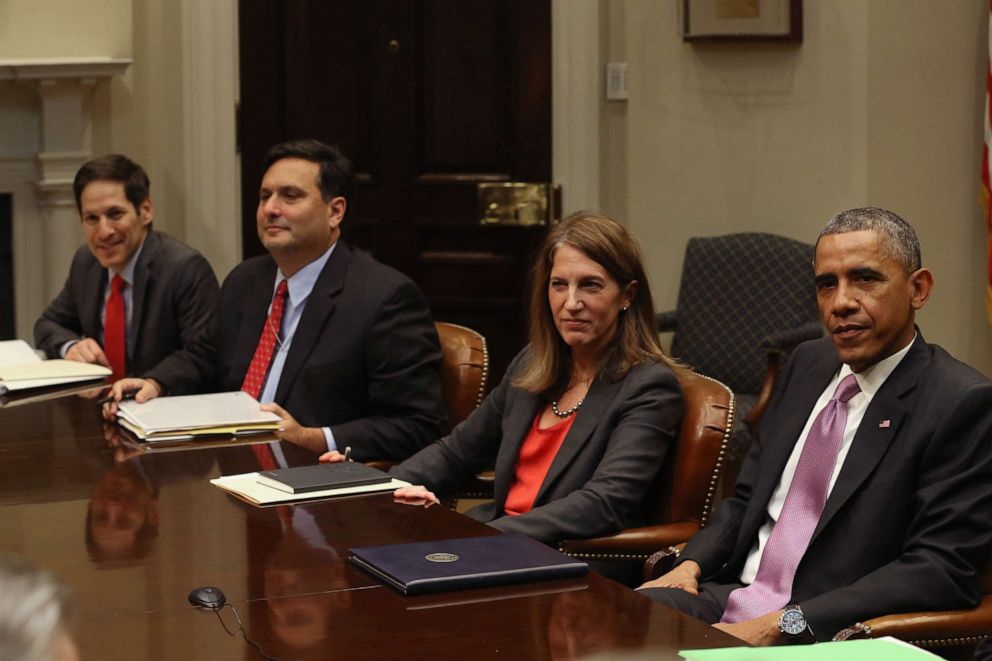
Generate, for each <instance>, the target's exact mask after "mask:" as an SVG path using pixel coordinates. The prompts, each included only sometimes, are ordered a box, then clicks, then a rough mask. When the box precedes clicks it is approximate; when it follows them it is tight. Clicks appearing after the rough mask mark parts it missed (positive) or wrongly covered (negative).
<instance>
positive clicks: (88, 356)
mask: <svg viewBox="0 0 992 661" xmlns="http://www.w3.org/2000/svg"><path fill="white" fill-rule="evenodd" d="M65 359H66V360H75V361H76V362H78V363H92V364H94V365H103V366H104V367H110V361H109V360H107V356H106V354H104V353H103V347H101V346H100V344H99V343H98V342H97V341H96V340H94V339H93V338H92V337H84V338H83V339H81V340H79V341H78V342H76V343H75V344H73V345H72V346H71V347H69V350H68V351H66V352H65Z"/></svg>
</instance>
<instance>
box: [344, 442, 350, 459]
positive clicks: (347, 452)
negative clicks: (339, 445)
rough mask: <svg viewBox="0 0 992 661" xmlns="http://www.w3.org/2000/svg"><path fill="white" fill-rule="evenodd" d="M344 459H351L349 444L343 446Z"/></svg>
mask: <svg viewBox="0 0 992 661" xmlns="http://www.w3.org/2000/svg"><path fill="white" fill-rule="evenodd" d="M344 460H345V461H351V446H350V445H348V446H345V448H344Z"/></svg>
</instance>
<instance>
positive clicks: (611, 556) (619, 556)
mask: <svg viewBox="0 0 992 661" xmlns="http://www.w3.org/2000/svg"><path fill="white" fill-rule="evenodd" d="M558 550H559V551H560V552H561V553H565V550H564V549H563V548H562V545H561V544H559V545H558ZM566 555H568V556H569V557H572V558H577V559H579V560H641V561H644V560H647V559H648V558H650V557H651V556H650V555H649V554H647V553H582V552H576V551H572V552H571V553H567V554H566Z"/></svg>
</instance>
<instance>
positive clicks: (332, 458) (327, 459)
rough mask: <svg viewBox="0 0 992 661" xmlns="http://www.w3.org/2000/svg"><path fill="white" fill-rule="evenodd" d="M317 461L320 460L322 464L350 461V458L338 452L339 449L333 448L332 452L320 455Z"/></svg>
mask: <svg viewBox="0 0 992 661" xmlns="http://www.w3.org/2000/svg"><path fill="white" fill-rule="evenodd" d="M317 461H319V462H320V463H322V464H339V463H341V462H342V461H350V460H349V459H348V458H347V457H345V456H344V455H343V454H341V453H340V452H338V451H337V450H331V451H330V452H325V453H324V454H322V455H320V456H319V457H318V458H317Z"/></svg>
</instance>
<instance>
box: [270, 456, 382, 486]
mask: <svg viewBox="0 0 992 661" xmlns="http://www.w3.org/2000/svg"><path fill="white" fill-rule="evenodd" d="M389 481H390V477H389V476H388V475H386V474H385V473H383V472H382V471H381V470H379V469H377V468H372V467H371V466H366V465H365V464H360V463H358V462H356V461H343V462H341V463H337V464H316V465H315V466H299V467H296V468H277V469H275V470H270V471H263V472H261V473H259V474H258V483H259V484H264V485H265V486H268V487H272V488H273V489H279V490H280V491H285V492H286V493H308V492H310V491H322V490H325V489H341V488H344V487H361V486H364V485H366V484H383V483H385V482H389Z"/></svg>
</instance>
